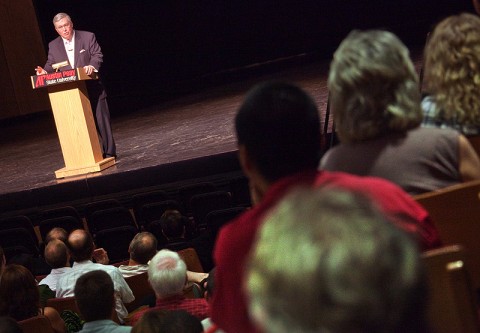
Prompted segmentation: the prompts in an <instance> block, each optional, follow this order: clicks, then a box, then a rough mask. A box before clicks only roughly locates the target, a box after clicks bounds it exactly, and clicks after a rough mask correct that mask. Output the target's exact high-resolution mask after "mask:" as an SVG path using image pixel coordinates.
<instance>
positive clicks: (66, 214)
mask: <svg viewBox="0 0 480 333" xmlns="http://www.w3.org/2000/svg"><path fill="white" fill-rule="evenodd" d="M230 184H231V190H230V191H226V190H218V189H217V187H216V186H215V185H214V184H213V183H209V182H202V183H196V184H191V185H188V186H183V187H181V188H179V189H178V194H177V195H176V196H173V197H172V196H170V195H169V194H167V192H165V191H151V192H145V193H141V194H137V195H134V196H132V198H131V201H130V204H129V206H126V205H124V204H122V203H121V202H120V201H119V200H116V199H107V200H99V201H94V202H91V203H88V204H86V205H84V206H81V207H77V208H75V207H73V206H63V207H58V208H55V209H50V210H45V211H42V212H41V213H40V214H37V216H35V217H33V218H30V217H28V216H25V215H18V216H13V217H8V218H3V219H0V246H2V247H3V248H4V251H5V254H6V256H7V259H9V258H11V257H12V256H14V255H16V254H18V253H22V252H24V253H28V254H31V255H33V256H38V255H39V251H40V249H41V246H42V242H43V240H44V239H45V236H46V234H47V233H48V231H49V230H51V229H52V228H53V227H62V228H64V229H66V230H67V231H71V230H74V229H77V228H85V229H88V230H89V231H90V233H91V234H92V235H93V236H94V239H95V242H96V244H97V246H99V247H104V248H105V249H106V250H107V252H108V253H109V257H110V260H111V262H118V261H122V260H125V259H127V258H128V244H129V243H130V240H131V239H132V238H133V236H134V235H135V234H136V233H137V232H138V231H139V230H149V225H151V224H152V223H153V222H155V221H158V220H159V219H160V218H161V216H162V214H163V213H164V212H165V211H166V210H168V209H175V210H178V211H180V212H181V213H182V215H184V216H185V219H186V225H187V227H188V228H187V230H188V233H187V237H189V238H193V237H195V236H197V235H198V234H200V233H202V232H206V231H208V232H210V233H211V234H212V238H213V240H214V239H215V235H216V233H217V232H218V229H219V228H220V227H221V226H222V225H223V224H224V223H226V222H227V221H229V220H231V219H232V218H233V217H235V216H236V215H238V214H239V213H241V212H242V211H244V210H245V209H246V207H248V206H249V205H250V197H249V193H248V183H247V181H246V179H245V178H238V179H234V180H233V181H232V182H231V183H230ZM34 226H35V227H34ZM156 235H157V237H158V238H161V237H162V236H161V231H158V232H157V233H156ZM163 241H165V240H163ZM159 243H160V244H161V243H162V239H159Z"/></svg>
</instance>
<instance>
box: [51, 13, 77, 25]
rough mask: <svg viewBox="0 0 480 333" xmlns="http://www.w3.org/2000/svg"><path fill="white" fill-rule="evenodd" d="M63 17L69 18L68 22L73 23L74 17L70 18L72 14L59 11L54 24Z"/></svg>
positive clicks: (54, 18)
mask: <svg viewBox="0 0 480 333" xmlns="http://www.w3.org/2000/svg"><path fill="white" fill-rule="evenodd" d="M63 18H67V20H68V22H70V23H73V22H72V19H71V18H70V15H68V14H67V13H58V14H57V15H55V16H54V17H53V24H55V23H57V22H58V21H60V20H61V19H63Z"/></svg>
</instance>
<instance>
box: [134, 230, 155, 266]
mask: <svg viewBox="0 0 480 333" xmlns="http://www.w3.org/2000/svg"><path fill="white" fill-rule="evenodd" d="M129 251H130V258H132V259H133V260H135V261H136V262H138V263H139V264H142V265H146V264H147V263H148V262H149V261H150V259H152V258H153V256H154V255H155V254H156V253H157V238H156V237H155V236H154V235H153V234H152V233H150V232H146V231H144V232H140V233H138V234H136V235H135V237H133V239H132V241H131V242H130V248H129Z"/></svg>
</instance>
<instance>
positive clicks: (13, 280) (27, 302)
mask: <svg viewBox="0 0 480 333" xmlns="http://www.w3.org/2000/svg"><path fill="white" fill-rule="evenodd" d="M39 314H43V315H44V316H45V317H47V318H48V320H50V323H51V325H52V328H53V329H54V331H55V332H57V333H63V332H65V323H64V322H63V320H62V318H60V315H59V314H58V312H57V310H55V309H54V308H51V307H44V308H42V307H41V306H40V294H39V292H38V288H37V282H36V281H35V278H34V276H33V275H32V273H31V272H30V271H29V270H28V269H27V268H25V267H24V266H21V265H16V264H10V265H7V266H5V269H4V270H3V274H2V277H1V280H0V315H2V316H9V317H12V318H13V319H15V320H17V321H21V320H25V319H28V318H31V317H35V316H38V315H39Z"/></svg>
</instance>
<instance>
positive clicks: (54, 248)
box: [45, 239, 68, 268]
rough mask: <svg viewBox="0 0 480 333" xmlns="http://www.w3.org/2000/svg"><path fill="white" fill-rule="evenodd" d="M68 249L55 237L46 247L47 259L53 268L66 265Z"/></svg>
mask: <svg viewBox="0 0 480 333" xmlns="http://www.w3.org/2000/svg"><path fill="white" fill-rule="evenodd" d="M67 252H68V249H67V246H66V245H65V243H64V242H62V241H61V240H60V239H53V240H51V241H50V242H48V244H47V246H46V247H45V261H46V262H47V264H48V265H49V266H50V267H52V268H61V267H65V264H66V263H67V257H68V253H67Z"/></svg>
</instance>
